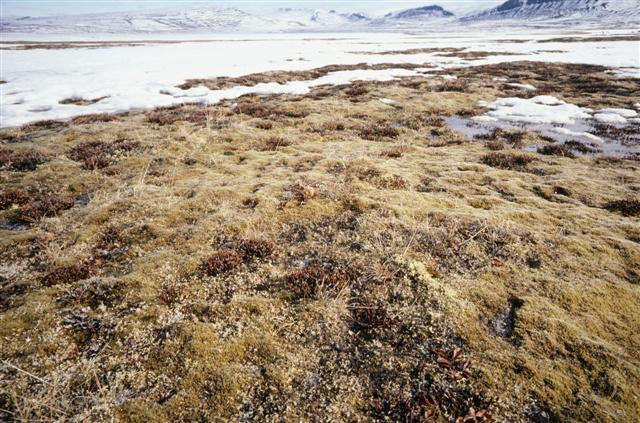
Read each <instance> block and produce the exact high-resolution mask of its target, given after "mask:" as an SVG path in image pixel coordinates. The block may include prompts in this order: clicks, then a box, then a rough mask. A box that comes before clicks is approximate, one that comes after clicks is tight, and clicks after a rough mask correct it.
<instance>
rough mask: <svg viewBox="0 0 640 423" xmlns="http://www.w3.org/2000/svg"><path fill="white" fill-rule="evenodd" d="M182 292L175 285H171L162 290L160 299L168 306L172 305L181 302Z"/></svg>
mask: <svg viewBox="0 0 640 423" xmlns="http://www.w3.org/2000/svg"><path fill="white" fill-rule="evenodd" d="M181 294H182V292H181V290H180V288H178V287H177V286H176V285H175V284H170V285H167V286H165V287H164V288H162V290H161V291H160V294H159V295H158V299H159V300H160V301H161V302H163V303H164V304H166V305H172V304H175V303H177V302H179V301H180V296H181Z"/></svg>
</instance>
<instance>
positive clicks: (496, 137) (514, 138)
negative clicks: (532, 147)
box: [474, 128, 528, 148]
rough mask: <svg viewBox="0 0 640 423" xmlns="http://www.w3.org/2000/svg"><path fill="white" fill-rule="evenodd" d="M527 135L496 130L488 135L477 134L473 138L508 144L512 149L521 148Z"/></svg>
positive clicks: (520, 132) (521, 132) (525, 133)
mask: <svg viewBox="0 0 640 423" xmlns="http://www.w3.org/2000/svg"><path fill="white" fill-rule="evenodd" d="M527 135H528V133H527V132H526V131H508V130H506V129H502V128H496V129H494V130H493V131H492V132H490V133H488V134H478V135H476V136H475V137H474V138H475V139H478V140H487V141H500V142H503V143H505V144H509V145H510V146H511V147H513V148H522V146H523V145H524V140H525V138H526V137H527Z"/></svg>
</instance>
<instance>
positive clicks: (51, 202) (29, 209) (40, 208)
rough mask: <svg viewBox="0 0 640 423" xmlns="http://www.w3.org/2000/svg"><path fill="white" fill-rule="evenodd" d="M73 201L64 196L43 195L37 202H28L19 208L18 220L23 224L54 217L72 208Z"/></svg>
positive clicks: (71, 198)
mask: <svg viewBox="0 0 640 423" xmlns="http://www.w3.org/2000/svg"><path fill="white" fill-rule="evenodd" d="M74 204H75V199H74V198H73V197H70V196H66V195H45V196H43V197H40V198H38V199H37V200H33V199H31V200H29V202H28V203H26V204H24V205H23V206H22V207H20V213H19V215H18V219H19V220H22V221H23V222H37V221H38V220H40V219H42V218H43V217H52V216H56V215H57V214H58V213H59V212H61V211H62V210H67V209H70V208H72V207H73V205H74Z"/></svg>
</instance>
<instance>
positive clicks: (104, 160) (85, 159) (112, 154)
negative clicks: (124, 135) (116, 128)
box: [68, 139, 140, 170]
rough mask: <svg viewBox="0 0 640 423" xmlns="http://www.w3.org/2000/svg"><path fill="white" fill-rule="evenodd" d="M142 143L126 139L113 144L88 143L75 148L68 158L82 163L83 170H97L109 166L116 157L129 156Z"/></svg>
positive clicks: (102, 142)
mask: <svg viewBox="0 0 640 423" xmlns="http://www.w3.org/2000/svg"><path fill="white" fill-rule="evenodd" d="M139 146H140V143H139V142H137V141H127V140H124V139H121V140H118V141H115V142H113V143H106V142H104V141H86V142H83V143H82V144H78V145H77V146H75V147H73V148H72V149H71V150H70V151H69V153H68V156H69V158H70V159H71V160H74V161H76V162H80V163H81V164H82V168H83V169H87V170H96V169H102V168H105V167H107V166H109V165H110V164H111V163H113V161H114V160H115V158H116V156H119V155H123V154H127V153H129V152H131V151H133V150H135V149H137V148H139Z"/></svg>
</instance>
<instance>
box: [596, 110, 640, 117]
mask: <svg viewBox="0 0 640 423" xmlns="http://www.w3.org/2000/svg"><path fill="white" fill-rule="evenodd" d="M598 113H613V114H616V115H620V116H622V117H625V118H633V117H636V116H638V112H636V111H635V110H631V109H616V108H608V109H601V110H598Z"/></svg>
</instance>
